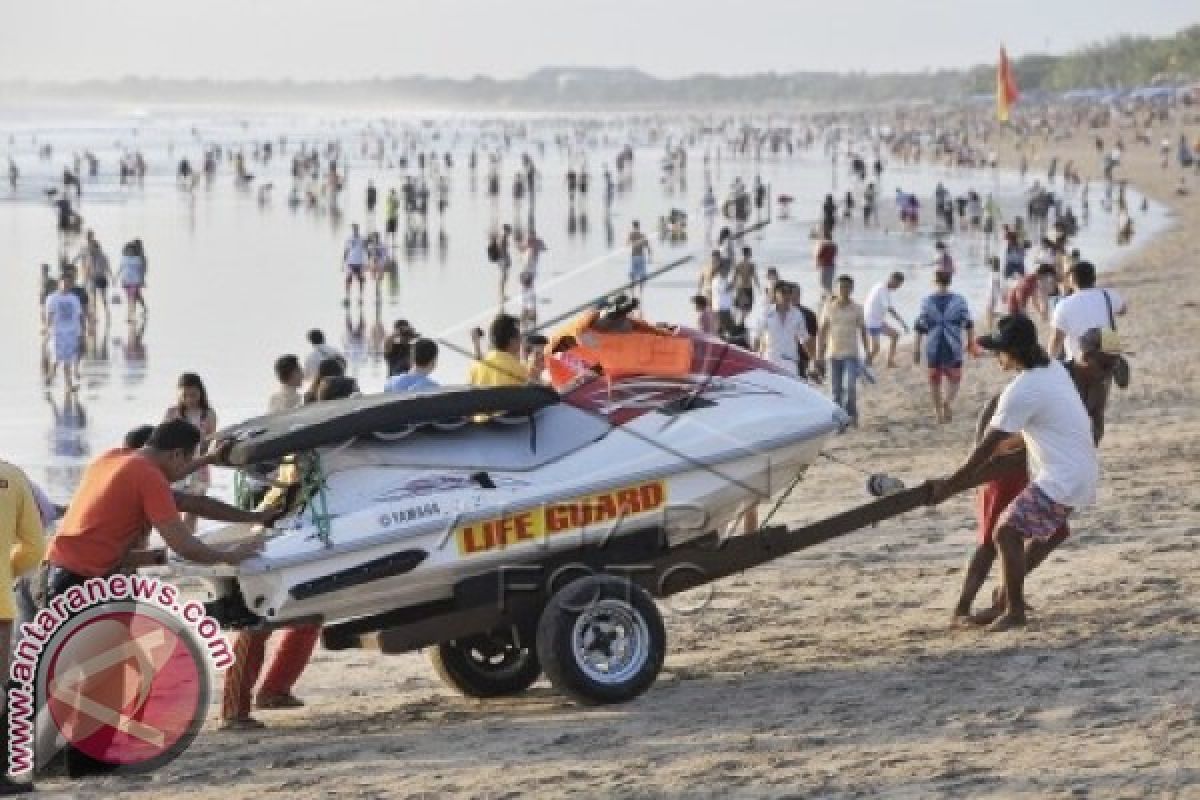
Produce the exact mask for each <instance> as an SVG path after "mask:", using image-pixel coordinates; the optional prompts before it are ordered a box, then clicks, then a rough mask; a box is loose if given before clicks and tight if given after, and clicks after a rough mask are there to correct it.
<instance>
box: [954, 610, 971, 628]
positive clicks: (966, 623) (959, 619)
mask: <svg viewBox="0 0 1200 800" xmlns="http://www.w3.org/2000/svg"><path fill="white" fill-rule="evenodd" d="M950 624H951V625H952V626H953V627H955V628H969V627H973V626H974V624H975V621H974V619H972V617H971V614H970V612H967V613H965V614H964V613H963V612H961V611H955V612H954V616H953V617H952V618H951V619H950Z"/></svg>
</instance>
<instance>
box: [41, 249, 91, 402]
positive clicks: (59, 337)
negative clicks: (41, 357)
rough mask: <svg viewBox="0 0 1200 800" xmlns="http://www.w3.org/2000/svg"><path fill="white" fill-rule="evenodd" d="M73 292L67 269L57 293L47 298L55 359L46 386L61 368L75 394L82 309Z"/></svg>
mask: <svg viewBox="0 0 1200 800" xmlns="http://www.w3.org/2000/svg"><path fill="white" fill-rule="evenodd" d="M74 288H75V275H74V273H73V272H71V270H67V269H64V270H63V274H62V280H61V281H60V282H59V289H58V291H56V292H54V293H53V294H51V295H50V296H49V297H47V298H46V327H47V330H48V332H49V338H50V348H51V351H52V355H53V360H52V361H51V363H50V371H49V372H48V373H47V374H46V385H47V386H49V385H50V384H52V383H53V382H54V375H55V373H57V371H58V365H59V364H62V366H63V380H64V381H65V382H66V387H67V389H69V390H72V391H73V390H74V389H75V388H76V382H75V378H76V375H75V364H76V362H77V361H78V360H79V343H80V340H81V339H82V338H83V305H82V304H81V303H80V302H79V297H78V296H77V295H76V293H75V292H74V291H73V290H74Z"/></svg>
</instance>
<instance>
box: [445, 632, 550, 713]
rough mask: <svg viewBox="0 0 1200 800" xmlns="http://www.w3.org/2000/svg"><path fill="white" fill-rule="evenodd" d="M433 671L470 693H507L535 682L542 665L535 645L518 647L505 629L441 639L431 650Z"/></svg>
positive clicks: (447, 683) (506, 694)
mask: <svg viewBox="0 0 1200 800" xmlns="http://www.w3.org/2000/svg"><path fill="white" fill-rule="evenodd" d="M429 660H430V662H431V663H432V664H433V669H434V672H436V673H437V674H438V677H440V678H441V679H442V681H443V682H444V683H445V684H446V685H447V686H449V687H451V688H452V689H455V690H456V691H458V692H460V693H461V694H464V695H466V696H467V697H476V698H481V699H482V698H488V697H508V696H510V695H514V694H520V693H521V692H523V691H525V690H526V689H528V688H529V687H530V686H532V685H533V684H534V683H535V682H537V679H538V678H539V677H541V674H542V666H541V664H540V663H539V662H538V656H537V652H536V651H535V650H534V649H533V648H532V647H525V648H522V649H518V648H516V646H515V645H514V644H513V638H512V637H511V636H506V635H505V634H503V633H499V634H480V635H478V636H472V637H470V638H467V639H457V640H453V641H449V642H442V643H441V644H439V645H438V646H437V647H434V648H432V649H431V650H430V651H429Z"/></svg>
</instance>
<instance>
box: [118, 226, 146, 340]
mask: <svg viewBox="0 0 1200 800" xmlns="http://www.w3.org/2000/svg"><path fill="white" fill-rule="evenodd" d="M148 266H149V265H148V264H147V262H146V250H145V247H143V245H142V240H141V239H134V240H133V241H131V242H129V243H128V244H126V245H125V247H124V248H122V250H121V264H120V267H119V268H118V270H117V280H118V281H119V282H120V284H121V288H122V289H124V290H125V307H126V311H127V313H128V315H129V322H131V323H132V322H133V321H134V317H135V311H136V308H137V307H138V306H141V308H142V316H143V317H145V315H146V298H145V295H144V294H143V292H144V290H145V288H146V272H147V270H148Z"/></svg>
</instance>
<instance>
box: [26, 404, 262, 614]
mask: <svg viewBox="0 0 1200 800" xmlns="http://www.w3.org/2000/svg"><path fill="white" fill-rule="evenodd" d="M199 443H200V431H198V430H197V429H196V427H195V426H194V425H192V424H191V423H190V422H187V421H186V420H172V421H170V422H164V423H163V424H161V425H159V426H158V427H156V428H155V429H154V432H153V433H152V434H151V435H150V438H149V440H148V441H147V442H146V445H145V446H144V447H142V448H141V449H139V450H130V449H126V448H117V449H115V450H109V451H108V452H107V453H105V454H104V455H102V456H100V457H99V458H98V459H96V460H95V461H93V462H92V463H91V464H90V465H88V468H87V470H85V471H84V473H83V479H82V480H81V481H80V484H79V488H78V490H76V493H75V496H74V498H72V500H71V505H70V507H69V508H68V510H67V514H66V516H65V517H64V518H63V520H62V522H61V523H60V524H59V529H58V533H57V535H55V537H54V539H53V541H52V542H51V545H50V549H49V552H48V553H47V554H46V561H47V562H48V565H49V570H48V574H47V579H46V589H47V591H46V594H47V599H52V598H53V597H55V596H57V595H59V594H62V593H63V592H65V591H66V590H67V589H69V588H71V587H72V586H77V585H80V584H82V583H85V582H86V581H87V580H88V578H96V577H102V576H105V575H110V574H112V573H113V572H115V571H116V570H117V569H118V568H119V567H120V566H121V565H122V563H123V562H124V561H125V559H126V556H127V555H128V554H129V552H130V550H131V549H132V548H133V547H134V546H135V545H136V544H137V543H138V541H139V539H140V538H141V536H142V534H143V533H144V532H145V531H146V530H147V529H148V528H149V527H151V526H153V527H154V528H156V529H157V530H158V532H159V534H161V535H162V538H163V540H164V541H165V542H166V543H167V546H168V547H169V548H171V549H172V550H174V551H175V552H176V553H178V554H179V555H181V556H183V557H184V558H185V559H187V560H189V561H194V562H196V563H198V564H237V563H240V562H241V561H244V560H245V559H247V558H249V557H251V556H253V555H254V554H255V553H257V552H258V551H259V550H261V549H262V541H261V540H259V539H255V540H253V541H248V542H243V543H241V544H238V545H235V546H233V547H228V548H216V547H211V546H209V545H206V544H205V543H204V542H202V541H200V540H199V539H197V538H196V537H195V536H194V535H193V534H192V533H191V531H189V530H188V528H187V527H186V526H185V525H184V524H183V520H182V519H180V517H179V510H178V508H177V507H176V505H175V499H174V497H173V496H172V493H171V483H172V482H174V481H178V480H180V479H181V478H183V477H185V476H187V475H188V474H189V473H191V472H192V471H194V470H195V469H197V468H199V467H201V466H204V465H207V464H211V463H214V462H216V461H218V460H219V456H220V454H219V452H214V453H210V454H209V455H208V456H205V457H203V458H200V459H196V458H193V456H194V454H195V452H196V446H197V445H198V444H199ZM222 507H224V506H223V504H222ZM229 511H230V512H233V513H232V514H230V513H225V514H222V515H221V517H222V519H224V520H225V521H229V522H250V523H257V524H263V525H267V524H269V523H270V522H271V521H272V520H273V518H274V513H273V512H251V511H236V512H235V511H234V510H233V509H229ZM231 517H236V519H235V518H231Z"/></svg>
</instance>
